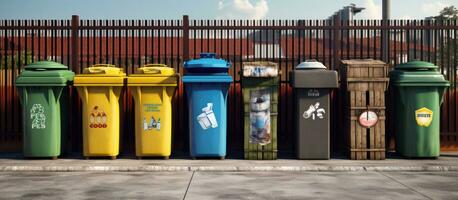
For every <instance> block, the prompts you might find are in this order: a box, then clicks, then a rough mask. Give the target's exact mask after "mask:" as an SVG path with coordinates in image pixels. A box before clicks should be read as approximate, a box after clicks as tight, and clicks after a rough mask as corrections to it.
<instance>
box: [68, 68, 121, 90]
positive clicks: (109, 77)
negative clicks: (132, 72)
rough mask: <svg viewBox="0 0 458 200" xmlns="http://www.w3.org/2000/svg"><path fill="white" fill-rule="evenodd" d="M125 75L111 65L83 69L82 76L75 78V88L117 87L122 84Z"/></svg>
mask: <svg viewBox="0 0 458 200" xmlns="http://www.w3.org/2000/svg"><path fill="white" fill-rule="evenodd" d="M125 76H126V74H125V73H124V72H123V71H122V69H121V68H118V67H116V66H115V65H112V64H95V65H93V66H91V67H88V68H85V69H84V70H83V74H78V75H76V76H75V80H74V82H73V84H74V85H75V86H103V85H112V86H119V85H123V84H124V77H125Z"/></svg>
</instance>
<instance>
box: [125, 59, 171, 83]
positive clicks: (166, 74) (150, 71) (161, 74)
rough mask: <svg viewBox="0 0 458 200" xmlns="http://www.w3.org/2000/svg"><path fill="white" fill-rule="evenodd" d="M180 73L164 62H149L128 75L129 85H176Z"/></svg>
mask: <svg viewBox="0 0 458 200" xmlns="http://www.w3.org/2000/svg"><path fill="white" fill-rule="evenodd" d="M177 82H178V75H177V74H176V73H175V70H174V69H173V68H171V67H168V66H167V65H164V64H147V65H144V66H142V67H140V68H138V69H137V72H136V73H135V74H130V75H129V76H128V77H127V85H129V86H143V85H145V86H146V85H150V86H176V85H177Z"/></svg>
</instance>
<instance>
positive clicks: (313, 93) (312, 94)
mask: <svg viewBox="0 0 458 200" xmlns="http://www.w3.org/2000/svg"><path fill="white" fill-rule="evenodd" d="M307 96H308V97H319V96H320V91H318V90H315V89H310V90H308V91H307Z"/></svg>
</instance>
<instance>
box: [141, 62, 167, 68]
mask: <svg viewBox="0 0 458 200" xmlns="http://www.w3.org/2000/svg"><path fill="white" fill-rule="evenodd" d="M142 67H167V65H164V64H158V63H150V64H146V65H143V66H142Z"/></svg>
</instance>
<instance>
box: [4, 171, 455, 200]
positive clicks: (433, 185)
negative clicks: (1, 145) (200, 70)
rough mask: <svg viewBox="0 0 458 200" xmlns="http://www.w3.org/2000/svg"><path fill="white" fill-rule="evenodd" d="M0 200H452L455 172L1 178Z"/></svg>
mask: <svg viewBox="0 0 458 200" xmlns="http://www.w3.org/2000/svg"><path fill="white" fill-rule="evenodd" d="M0 194H1V195H0V199H196V200H205V199H333V200H335V199H458V172H374V171H371V172H367V171H359V172H278V171H277V172H210V171H196V172H189V171H188V172H186V171H182V172H1V173H0Z"/></svg>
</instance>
